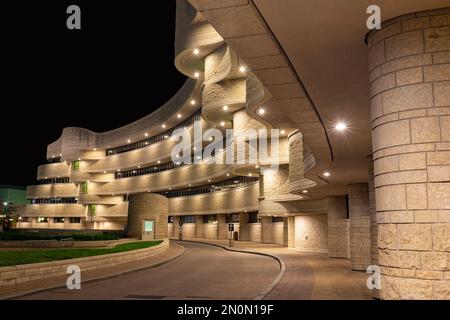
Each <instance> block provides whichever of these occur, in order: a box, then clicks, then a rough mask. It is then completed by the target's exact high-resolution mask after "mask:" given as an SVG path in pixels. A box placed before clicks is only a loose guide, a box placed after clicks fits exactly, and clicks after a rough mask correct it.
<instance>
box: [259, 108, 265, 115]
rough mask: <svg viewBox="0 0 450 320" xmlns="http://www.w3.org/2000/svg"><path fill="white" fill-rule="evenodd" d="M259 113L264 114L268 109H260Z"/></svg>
mask: <svg viewBox="0 0 450 320" xmlns="http://www.w3.org/2000/svg"><path fill="white" fill-rule="evenodd" d="M258 113H259V114H260V115H261V116H262V115H264V114H265V113H266V110H264V109H263V108H261V109H259V110H258Z"/></svg>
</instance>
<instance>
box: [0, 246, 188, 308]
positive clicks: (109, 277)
mask: <svg viewBox="0 0 450 320" xmlns="http://www.w3.org/2000/svg"><path fill="white" fill-rule="evenodd" d="M174 245H176V246H178V247H181V249H182V250H181V252H180V253H178V254H177V255H175V256H174V257H171V258H168V259H166V260H163V261H159V262H156V263H154V264H150V265H146V266H142V267H136V268H132V269H128V270H124V271H119V272H116V273H111V274H108V275H104V276H98V277H92V278H88V279H87V280H83V283H91V282H96V281H101V280H107V279H111V278H115V277H118V276H122V275H126V274H129V273H133V272H136V271H141V270H145V269H152V268H156V267H159V266H160V265H163V264H166V263H168V262H170V261H172V260H175V259H177V258H179V257H180V256H181V255H182V254H183V253H184V252H185V250H186V249H185V248H184V247H183V246H181V245H179V244H178V243H174ZM60 288H66V286H65V285H57V286H50V287H46V288H40V289H36V290H30V291H26V292H22V293H19V294H14V295H10V296H4V297H0V300H13V299H17V298H21V297H25V296H29V295H32V294H36V293H40V292H44V291H48V290H53V289H60Z"/></svg>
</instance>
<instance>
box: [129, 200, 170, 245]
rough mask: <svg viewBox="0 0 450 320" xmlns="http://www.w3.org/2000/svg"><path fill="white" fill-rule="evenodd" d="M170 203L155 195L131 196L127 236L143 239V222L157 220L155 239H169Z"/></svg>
mask: <svg viewBox="0 0 450 320" xmlns="http://www.w3.org/2000/svg"><path fill="white" fill-rule="evenodd" d="M168 213H169V201H168V199H167V198H166V197H164V196H162V195H159V194H154V193H139V194H133V195H130V198H129V204H128V222H127V235H128V236H129V237H132V238H138V239H142V231H143V229H142V228H143V227H142V226H143V221H144V220H155V225H154V237H155V239H165V238H167V220H168Z"/></svg>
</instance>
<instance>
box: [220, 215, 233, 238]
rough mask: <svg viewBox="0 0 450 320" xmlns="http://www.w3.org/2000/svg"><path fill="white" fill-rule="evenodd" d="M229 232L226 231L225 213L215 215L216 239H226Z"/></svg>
mask: <svg viewBox="0 0 450 320" xmlns="http://www.w3.org/2000/svg"><path fill="white" fill-rule="evenodd" d="M229 234H230V232H229V231H228V224H227V215H226V214H218V215H217V239H228V238H229Z"/></svg>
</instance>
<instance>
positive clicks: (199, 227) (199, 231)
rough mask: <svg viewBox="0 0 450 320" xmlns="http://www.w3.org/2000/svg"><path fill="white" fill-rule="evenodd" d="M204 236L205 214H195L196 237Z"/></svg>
mask: <svg viewBox="0 0 450 320" xmlns="http://www.w3.org/2000/svg"><path fill="white" fill-rule="evenodd" d="M204 236H205V235H204V230H203V216H195V237H196V238H203V237H204Z"/></svg>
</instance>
